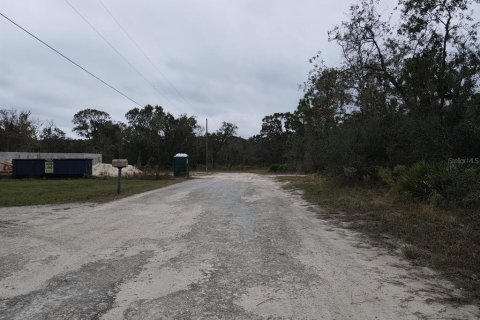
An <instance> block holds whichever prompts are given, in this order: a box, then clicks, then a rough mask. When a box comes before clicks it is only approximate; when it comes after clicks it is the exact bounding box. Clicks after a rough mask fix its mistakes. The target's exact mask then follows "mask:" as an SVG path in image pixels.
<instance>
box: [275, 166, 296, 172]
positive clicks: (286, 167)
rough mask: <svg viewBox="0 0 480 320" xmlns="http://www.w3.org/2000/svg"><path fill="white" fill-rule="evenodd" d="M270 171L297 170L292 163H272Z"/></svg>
mask: <svg viewBox="0 0 480 320" xmlns="http://www.w3.org/2000/svg"><path fill="white" fill-rule="evenodd" d="M268 171H269V172H295V171H296V170H295V167H294V166H292V165H290V164H272V165H271V166H270V168H269V169H268Z"/></svg>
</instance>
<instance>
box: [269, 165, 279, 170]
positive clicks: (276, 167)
mask: <svg viewBox="0 0 480 320" xmlns="http://www.w3.org/2000/svg"><path fill="white" fill-rule="evenodd" d="M278 167H280V165H279V164H272V165H271V166H270V168H269V169H268V171H269V172H277V171H278Z"/></svg>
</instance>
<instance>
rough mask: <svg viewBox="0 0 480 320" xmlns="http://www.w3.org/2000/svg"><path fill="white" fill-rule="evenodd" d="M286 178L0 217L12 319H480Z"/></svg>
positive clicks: (5, 211)
mask: <svg viewBox="0 0 480 320" xmlns="http://www.w3.org/2000/svg"><path fill="white" fill-rule="evenodd" d="M315 210H317V209H315V208H312V207H310V206H309V205H308V204H307V203H305V202H304V201H303V200H302V199H301V197H300V196H299V195H296V194H293V193H291V192H288V191H285V190H283V189H282V187H281V184H280V183H279V182H276V181H275V179H274V178H273V177H269V176H260V175H254V174H216V175H212V176H207V177H204V178H199V179H194V180H192V181H188V182H185V183H181V184H177V185H173V186H170V187H166V188H163V189H159V190H155V191H151V192H147V193H143V194H139V195H136V196H133V197H129V198H124V199H122V200H118V201H114V202H110V203H106V204H68V205H56V206H34V207H17V208H0V319H36V320H37V319H112V320H113V319H336V320H342V319H369V320H370V319H478V318H479V314H480V313H479V309H478V308H477V307H476V306H473V305H462V306H456V305H454V304H452V303H450V302H449V301H452V300H453V301H455V300H458V298H459V297H461V290H459V289H455V288H454V287H453V286H452V285H451V284H450V283H449V282H447V281H445V280H443V279H442V278H441V277H439V276H438V275H437V274H436V273H435V272H433V271H431V270H429V269H427V268H418V267H412V266H411V265H410V264H409V263H408V262H407V261H405V260H403V259H401V258H400V257H399V256H396V255H392V254H391V253H389V252H387V251H386V250H383V249H379V248H375V247H371V246H370V245H369V244H368V242H367V241H365V240H364V238H362V236H360V235H358V234H355V233H353V232H351V231H348V230H343V229H341V228H337V227H335V226H334V225H332V224H331V223H330V222H328V221H324V220H321V219H318V216H317V215H316V214H315Z"/></svg>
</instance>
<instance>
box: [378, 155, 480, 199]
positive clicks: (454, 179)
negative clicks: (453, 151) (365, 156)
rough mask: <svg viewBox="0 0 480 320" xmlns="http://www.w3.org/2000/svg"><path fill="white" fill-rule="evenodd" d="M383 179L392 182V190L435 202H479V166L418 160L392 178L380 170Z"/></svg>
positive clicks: (387, 172)
mask: <svg viewBox="0 0 480 320" xmlns="http://www.w3.org/2000/svg"><path fill="white" fill-rule="evenodd" d="M379 175H380V176H381V177H382V179H383V180H385V181H392V180H393V181H394V182H393V189H394V190H395V191H397V192H398V193H400V194H401V195H403V196H405V197H408V198H413V199H417V200H429V201H431V202H432V203H433V204H435V205H440V204H457V205H463V206H476V205H479V204H480V168H479V167H478V165H466V164H450V163H439V164H429V163H427V162H425V161H421V162H417V163H416V164H414V165H413V166H411V167H410V168H407V169H405V170H404V172H403V173H402V174H401V175H400V176H399V177H398V179H396V180H395V178H394V176H393V175H392V172H391V171H388V170H379Z"/></svg>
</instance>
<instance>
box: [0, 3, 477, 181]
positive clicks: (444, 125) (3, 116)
mask: <svg viewBox="0 0 480 320" xmlns="http://www.w3.org/2000/svg"><path fill="white" fill-rule="evenodd" d="M479 2H480V1H478V0H429V1H420V0H399V1H398V5H397V6H396V7H395V8H394V9H392V11H391V12H385V11H384V10H383V11H382V12H380V9H379V1H378V0H362V1H360V2H359V3H357V4H354V5H352V6H351V8H350V11H349V15H348V17H347V18H346V19H345V21H343V22H341V23H340V24H338V25H337V26H334V27H333V29H332V30H331V31H330V32H329V39H330V41H332V42H334V43H336V44H337V45H338V47H339V48H340V49H341V50H340V52H341V63H340V65H338V66H327V65H326V64H325V63H324V61H323V60H322V57H321V53H319V54H318V55H316V56H314V57H313V58H312V59H311V60H310V63H311V64H312V70H311V71H310V73H309V74H308V76H307V79H306V80H305V82H304V84H303V97H302V98H301V99H300V101H299V103H298V105H297V106H296V109H295V111H293V112H282V113H280V112H279V113H274V114H272V115H268V116H265V117H264V118H263V120H262V127H261V131H260V132H259V134H257V135H255V136H253V137H250V138H248V139H244V138H241V137H238V136H236V131H237V129H238V128H237V126H236V125H235V124H234V123H228V122H224V123H223V124H222V126H221V127H220V128H218V129H217V130H216V131H215V132H213V133H211V134H209V137H208V139H209V155H208V159H209V165H210V166H227V167H232V166H271V165H272V164H280V165H284V166H286V168H289V169H290V170H298V171H306V172H317V171H322V172H327V173H329V174H333V175H345V174H346V173H348V175H352V174H353V175H355V176H357V177H363V176H369V175H370V176H372V175H375V172H377V171H378V168H379V167H387V168H393V167H395V166H397V165H404V166H410V165H413V164H414V163H417V162H419V161H427V162H433V163H439V162H445V161H449V160H450V159H467V160H468V159H474V158H477V157H480V134H479V133H480V92H479V77H480V44H479V41H478V30H479V24H478V22H477V21H475V20H474V18H473V15H472V13H471V9H472V6H473V5H474V4H475V3H479ZM125 118H126V120H127V122H126V123H122V122H116V121H113V120H112V119H111V117H110V115H109V114H108V113H106V112H104V111H101V110H97V109H84V110H82V111H79V112H78V113H76V114H75V115H74V117H73V124H74V129H73V130H74V132H76V133H77V134H78V135H79V136H81V137H82V138H83V139H67V138H65V133H64V132H62V131H61V130H60V129H58V128H57V127H55V126H54V125H53V123H48V124H47V125H46V126H43V127H41V128H40V126H38V125H36V124H35V122H34V121H32V120H31V117H30V113H29V112H26V111H22V112H17V111H14V110H5V109H4V110H1V111H0V145H1V148H2V150H5V151H6V150H22V151H60V152H101V153H102V154H103V155H104V159H105V160H106V161H109V160H110V159H112V158H116V157H125V158H128V160H129V162H130V163H134V164H137V165H139V166H152V167H154V166H157V167H165V168H166V167H169V166H170V164H171V158H172V156H173V154H175V153H176V152H186V153H188V154H189V155H190V157H191V163H192V164H193V165H194V166H195V165H197V164H202V165H204V164H205V156H206V154H205V135H204V132H203V128H201V127H200V126H199V124H198V123H197V120H196V118H195V117H193V116H188V115H186V114H183V115H180V116H178V117H174V116H173V115H172V114H170V113H168V112H167V111H166V110H164V109H163V108H162V107H161V106H151V105H147V106H145V107H143V108H134V109H132V110H130V111H128V112H127V113H126V115H125Z"/></svg>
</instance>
